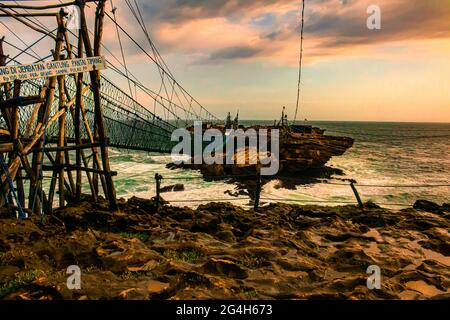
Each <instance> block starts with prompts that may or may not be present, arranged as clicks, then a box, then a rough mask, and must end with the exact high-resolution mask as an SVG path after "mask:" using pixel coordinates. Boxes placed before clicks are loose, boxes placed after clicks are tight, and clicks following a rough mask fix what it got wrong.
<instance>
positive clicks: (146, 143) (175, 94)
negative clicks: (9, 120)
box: [0, 1, 219, 153]
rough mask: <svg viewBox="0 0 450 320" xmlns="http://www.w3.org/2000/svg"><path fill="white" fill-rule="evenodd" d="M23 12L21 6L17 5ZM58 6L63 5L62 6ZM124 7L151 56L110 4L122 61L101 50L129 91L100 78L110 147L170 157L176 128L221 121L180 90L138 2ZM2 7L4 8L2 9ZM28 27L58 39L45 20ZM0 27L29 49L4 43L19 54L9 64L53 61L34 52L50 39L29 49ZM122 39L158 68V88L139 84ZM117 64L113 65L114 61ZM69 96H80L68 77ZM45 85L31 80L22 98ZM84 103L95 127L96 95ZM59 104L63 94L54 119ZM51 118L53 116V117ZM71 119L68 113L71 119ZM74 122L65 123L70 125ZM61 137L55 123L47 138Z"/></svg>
mask: <svg viewBox="0 0 450 320" xmlns="http://www.w3.org/2000/svg"><path fill="white" fill-rule="evenodd" d="M14 2H15V3H16V5H17V7H19V6H20V5H19V3H18V1H14ZM60 4H61V5H63V4H64V3H63V2H62V1H60ZM126 5H127V7H128V9H129V10H130V12H131V14H132V17H133V18H134V19H135V20H136V21H137V23H138V25H139V27H140V28H141V29H142V31H143V32H144V35H145V37H146V39H147V40H148V43H149V46H150V49H151V50H150V51H147V50H146V49H145V48H144V46H143V45H142V44H139V43H138V42H137V41H136V40H135V39H134V38H133V37H132V36H131V35H130V33H129V32H128V31H127V30H126V29H125V28H124V27H123V26H122V25H121V24H120V23H119V22H118V19H117V16H116V10H117V8H116V7H114V3H113V2H111V8H110V9H111V14H109V13H108V12H105V16H106V17H107V18H108V19H109V20H110V21H111V22H112V24H113V25H114V26H115V28H116V31H117V32H116V36H117V40H118V43H119V44H120V47H121V50H120V55H121V57H120V58H119V57H117V56H116V55H114V53H113V52H112V50H110V49H109V48H107V46H106V45H104V44H102V45H101V46H102V48H103V49H105V51H106V52H107V53H108V55H109V56H108V57H107V62H108V67H109V70H111V71H113V72H114V73H115V75H116V76H118V77H122V78H124V79H125V80H126V81H127V83H128V89H129V92H128V93H127V92H125V91H124V90H122V89H121V88H119V86H118V85H116V84H114V82H113V81H112V80H111V79H108V78H107V77H105V76H102V77H101V85H100V91H101V97H102V106H103V108H104V122H105V126H106V131H107V133H108V138H109V139H108V140H109V141H108V142H109V146H111V147H116V148H122V149H129V150H141V151H147V152H164V153H169V152H170V151H171V149H172V147H173V142H172V141H171V134H172V132H173V130H174V129H176V128H178V127H183V126H188V125H191V124H192V122H193V121H195V120H201V121H203V122H207V123H210V122H213V121H219V119H218V118H217V117H216V116H214V115H213V114H212V113H210V112H209V111H208V110H206V108H204V107H203V106H202V105H201V104H200V103H199V102H198V101H197V100H196V99H195V98H194V97H193V96H192V95H191V94H189V93H188V92H187V90H185V89H184V87H182V86H181V85H180V83H179V82H178V81H177V80H176V79H175V77H174V76H173V73H172V71H171V70H170V69H169V67H168V65H167V63H166V62H165V61H164V59H163V58H162V56H161V55H160V53H159V51H158V49H157V48H156V45H155V44H154V42H153V41H152V39H151V37H150V35H149V33H148V30H147V27H146V25H145V22H144V18H143V16H142V12H141V9H140V6H139V4H138V2H137V1H133V2H132V1H126ZM0 8H1V4H0ZM9 8H10V10H11V11H12V12H13V13H14V14H17V13H18V11H17V10H16V8H15V7H9ZM32 8H33V7H32V6H29V7H24V12H26V13H29V12H30V11H29V10H31V9H32ZM24 19H25V20H27V23H29V24H30V25H34V26H35V28H41V29H42V30H43V32H45V33H47V34H50V35H53V36H55V37H56V32H57V29H53V30H50V28H49V27H47V26H46V25H45V24H44V23H43V22H42V21H41V20H39V19H37V18H36V17H35V16H30V17H24ZM0 23H1V24H2V25H4V26H5V27H7V30H9V31H10V32H11V34H12V35H13V36H14V37H16V38H17V39H20V42H21V43H22V44H23V45H26V47H25V48H23V49H21V48H20V47H19V46H18V45H15V44H13V43H11V42H10V41H8V40H5V42H4V43H5V44H6V45H7V46H9V47H10V48H11V49H14V50H17V51H19V52H18V53H17V54H16V55H15V56H14V57H12V58H9V61H8V62H11V63H14V64H22V63H21V61H20V60H19V58H20V56H22V55H27V56H28V57H31V58H33V59H35V60H34V61H33V62H40V61H44V60H46V59H48V58H49V57H51V55H50V56H47V57H41V56H40V55H39V54H37V52H36V50H34V48H35V47H36V46H37V45H38V44H40V43H41V42H42V41H43V40H44V39H46V38H47V35H45V34H44V35H43V36H41V37H40V38H39V39H37V40H36V41H34V42H33V43H32V44H30V45H27V44H26V43H25V41H23V40H22V38H21V37H20V35H17V34H16V33H15V32H14V31H13V30H11V28H9V27H8V26H7V24H5V23H4V22H3V21H0ZM68 31H69V33H70V35H71V36H72V37H73V38H74V41H73V43H77V42H78V36H77V34H75V33H74V32H72V31H71V30H68ZM89 33H90V34H91V35H93V34H94V32H93V31H91V30H89ZM121 35H122V36H123V35H124V36H125V37H126V38H128V40H129V41H130V42H131V43H133V44H134V45H135V46H136V47H137V49H138V50H140V51H141V52H143V53H144V55H145V56H146V57H147V58H148V59H149V60H150V61H149V62H150V63H153V64H154V65H155V66H156V67H157V72H158V75H159V76H160V79H161V80H160V84H159V86H158V89H156V90H152V89H150V88H149V86H148V85H146V84H144V83H143V81H141V80H139V79H138V77H136V76H135V75H134V74H133V73H132V72H131V71H130V70H129V68H128V67H127V59H126V56H125V52H124V49H123V44H122V39H121ZM72 50H78V48H77V46H76V45H72ZM113 60H114V62H113ZM83 81H84V83H85V85H86V84H88V83H89V79H88V77H87V75H86V74H85V76H84V78H83ZM66 84H67V93H68V95H69V99H68V100H70V97H74V96H75V95H76V83H75V81H74V77H72V76H70V75H69V76H66ZM43 85H44V80H42V79H39V80H30V81H25V82H23V83H22V85H21V95H23V96H34V95H38V94H39V91H40V89H41V88H42V87H43ZM132 86H134V88H135V92H133V90H132ZM137 89H139V90H140V92H142V93H143V94H144V95H145V96H146V98H148V99H147V100H150V101H151V102H148V103H147V104H146V105H145V106H144V105H143V104H142V103H140V102H139V101H137V93H136V90H137ZM83 96H84V100H85V108H86V112H87V114H88V119H87V121H88V122H89V123H92V122H93V117H94V112H93V109H94V108H93V105H94V100H93V96H92V92H91V91H88V92H85V93H84V94H83ZM58 104H59V95H58V93H56V94H55V99H54V101H53V105H54V108H52V110H53V114H52V115H54V114H55V113H56V112H57V111H58V110H57V109H58V108H57V107H56V106H58ZM20 113H21V116H20V120H21V122H20V131H21V132H22V131H23V130H25V128H26V125H27V119H29V118H30V117H31V116H32V115H31V114H32V108H31V106H30V107H23V108H21V110H20ZM52 115H50V117H51V116H52ZM68 117H69V118H70V114H68ZM71 123H73V122H72V121H67V124H71ZM0 126H1V127H4V126H5V123H4V119H3V118H2V119H0ZM57 134H58V126H57V123H53V124H52V125H50V127H49V128H48V137H49V140H50V141H55V140H56V138H57ZM66 137H67V138H68V139H69V140H70V139H72V140H73V139H75V130H74V127H73V126H70V125H68V126H67V127H66ZM82 138H83V139H87V138H88V137H87V133H86V132H85V133H84V135H83V137H82Z"/></svg>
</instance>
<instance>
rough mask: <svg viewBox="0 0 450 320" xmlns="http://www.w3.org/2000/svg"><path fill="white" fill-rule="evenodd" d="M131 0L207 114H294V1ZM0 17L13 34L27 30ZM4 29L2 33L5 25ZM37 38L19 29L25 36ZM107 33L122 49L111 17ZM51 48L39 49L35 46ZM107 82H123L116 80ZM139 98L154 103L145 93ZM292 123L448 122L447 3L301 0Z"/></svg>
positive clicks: (143, 64) (131, 58) (125, 12)
mask: <svg viewBox="0 0 450 320" xmlns="http://www.w3.org/2000/svg"><path fill="white" fill-rule="evenodd" d="M0 2H1V1H0ZM33 2H35V3H49V2H50V1H33ZM137 2H138V3H139V4H140V7H141V10H142V15H143V18H144V20H145V23H146V26H147V28H148V30H149V33H150V36H151V38H152V39H153V41H154V43H155V44H156V46H157V47H158V49H159V50H160V52H161V55H162V56H163V57H164V59H165V60H166V62H167V64H168V65H169V66H170V69H171V71H172V72H173V74H174V75H175V77H176V79H177V80H178V81H179V82H180V83H181V84H182V85H183V86H184V87H185V88H186V89H187V90H188V91H189V92H190V93H191V94H192V95H193V96H194V97H195V98H196V99H197V100H198V101H200V102H201V103H202V104H203V105H204V106H205V107H206V108H207V109H208V110H210V111H211V112H212V113H214V114H215V115H217V116H218V117H219V118H225V116H226V113H227V112H228V111H230V112H231V113H233V114H234V113H236V112H237V111H239V114H240V118H241V119H276V118H279V117H280V115H281V110H282V107H283V106H286V110H287V113H288V116H289V118H291V119H292V118H293V116H294V112H295V103H296V95H297V81H298V60H299V46H300V18H301V11H300V8H301V6H300V1H299V0H295V1H292V0H207V1H206V0H137ZM113 3H114V5H115V7H117V11H116V13H117V19H118V22H119V23H120V24H121V25H123V26H124V28H125V29H127V31H129V33H130V34H131V35H132V36H133V37H134V38H135V40H136V41H138V42H139V43H141V44H142V46H144V47H145V48H147V49H148V48H149V47H148V42H147V40H146V39H145V36H144V34H143V33H142V31H140V29H139V27H138V25H137V24H136V22H135V20H134V19H133V17H132V14H131V12H130V11H129V9H128V8H127V7H126V5H125V2H124V1H119V0H115V1H113ZM370 5H377V6H378V7H379V8H380V10H381V29H380V30H369V29H368V28H367V25H366V21H367V19H368V18H369V16H370V14H369V13H367V8H368V7H369V6H370ZM107 10H108V11H111V7H110V5H109V4H108V7H107ZM0 20H1V18H0ZM2 21H4V22H6V23H7V24H8V25H9V26H10V27H14V30H17V31H18V32H20V31H22V29H23V28H22V27H21V26H19V25H17V24H16V23H15V22H12V21H11V20H2ZM50 23H51V21H50V22H49V23H48V24H50ZM21 28H22V29H21ZM0 33H7V30H6V29H5V27H4V25H2V24H0ZM33 38H36V35H32V34H28V33H26V34H24V35H23V36H22V39H23V40H25V41H27V42H28V43H31V42H32V41H33ZM104 38H105V45H106V46H107V47H108V48H110V49H111V50H112V51H113V52H114V53H115V54H116V55H117V56H120V49H119V45H118V41H117V34H116V32H115V29H114V26H113V24H112V23H107V25H106V30H105V34H104ZM14 40H15V41H16V43H17V44H20V42H18V40H17V39H11V41H12V42H14ZM122 41H123V46H124V51H125V55H126V57H127V64H128V67H129V69H130V71H131V72H133V73H134V74H135V75H137V76H138V78H139V79H140V80H141V81H144V82H145V83H146V84H147V85H148V86H149V87H151V88H153V89H155V90H157V89H158V86H159V84H158V82H157V77H156V76H157V71H156V70H155V69H154V67H153V66H152V63H151V61H149V59H148V57H146V56H145V55H144V54H143V53H142V52H140V51H139V50H138V49H137V48H136V47H135V46H133V44H132V43H131V42H130V41H128V40H127V39H126V38H125V37H122ZM47 49H48V47H45V46H43V45H42V46H41V47H37V48H36V51H39V50H47ZM105 54H106V53H105ZM24 60H25V61H23V62H27V61H26V59H25V58H24ZM106 73H107V75H108V76H110V77H111V78H114V77H115V75H114V74H113V73H112V72H110V71H107V72H106ZM115 80H116V81H117V82H118V83H121V84H122V85H123V86H125V87H126V82H124V81H123V80H122V79H119V78H117V79H115ZM139 98H140V100H141V102H142V103H143V104H148V103H150V102H149V101H148V97H145V96H144V95H139ZM299 118H300V119H304V118H307V119H309V120H339V121H341V120H342V121H404V122H450V0H427V1H423V0H306V7H305V33H304V61H303V75H302V86H301V99H300V110H299Z"/></svg>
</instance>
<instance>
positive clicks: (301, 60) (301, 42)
mask: <svg viewBox="0 0 450 320" xmlns="http://www.w3.org/2000/svg"><path fill="white" fill-rule="evenodd" d="M301 2H302V25H301V33H300V58H299V63H298V64H299V69H298V70H299V71H298V89H297V103H296V107H295V116H294V124H295V122H296V121H297V114H298V108H299V105H300V91H301V84H302V62H303V30H304V26H305V0H301Z"/></svg>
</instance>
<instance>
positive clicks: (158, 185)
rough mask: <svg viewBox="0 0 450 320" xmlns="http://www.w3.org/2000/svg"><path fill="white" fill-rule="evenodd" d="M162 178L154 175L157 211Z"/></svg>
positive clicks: (159, 202)
mask: <svg viewBox="0 0 450 320" xmlns="http://www.w3.org/2000/svg"><path fill="white" fill-rule="evenodd" d="M162 178H163V177H162V176H161V175H160V174H158V173H157V174H155V180H156V199H155V200H156V210H159V206H160V204H161V180H162Z"/></svg>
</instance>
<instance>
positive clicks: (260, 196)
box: [155, 174, 450, 210]
mask: <svg viewBox="0 0 450 320" xmlns="http://www.w3.org/2000/svg"><path fill="white" fill-rule="evenodd" d="M228 178H251V179H256V181H258V179H261V176H259V175H236V176H233V175H227V176H198V177H192V176H191V177H177V176H168V177H164V176H162V175H159V174H157V175H156V176H155V179H156V180H157V181H158V183H157V192H156V193H157V197H159V196H160V189H159V188H161V181H163V180H166V181H182V180H184V181H193V180H205V179H228ZM316 184H317V183H316ZM319 184H325V185H334V186H346V187H351V189H352V191H353V193H354V196H355V198H356V202H354V201H348V200H328V199H319V200H318V199H313V200H310V199H293V198H285V197H280V196H277V195H274V194H271V193H267V192H265V191H262V190H261V186H259V187H258V183H257V184H256V187H255V199H252V198H251V197H250V196H249V197H248V198H247V197H246V198H242V197H240V198H239V197H238V198H209V199H179V198H177V199H176V200H170V201H167V200H166V201H167V202H169V203H198V202H230V201H232V202H234V201H246V200H248V201H249V203H251V202H252V201H253V203H254V208H255V210H258V207H259V201H260V200H262V201H271V202H289V203H305V204H309V203H315V204H320V203H326V204H345V205H359V207H361V208H363V207H364V206H365V205H364V203H363V202H362V200H361V197H360V195H359V193H358V190H357V189H356V187H363V188H369V187H374V188H436V187H450V183H443V184H422V185H420V184H417V185H399V184H397V185H370V184H361V185H359V184H357V183H355V182H350V183H327V182H322V183H319ZM376 204H377V205H380V206H393V207H404V208H408V207H411V206H412V205H411V204H409V203H394V202H390V203H389V202H382V203H378V202H377V203H376Z"/></svg>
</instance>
